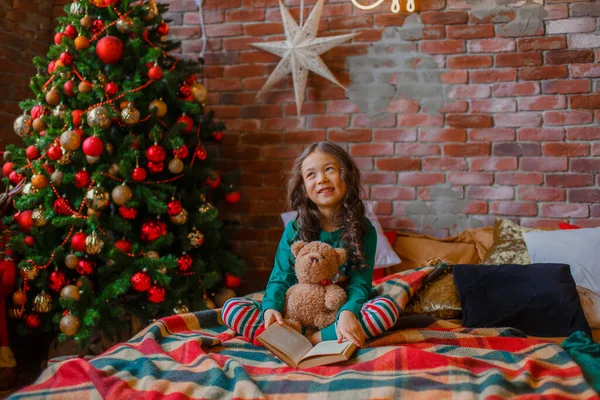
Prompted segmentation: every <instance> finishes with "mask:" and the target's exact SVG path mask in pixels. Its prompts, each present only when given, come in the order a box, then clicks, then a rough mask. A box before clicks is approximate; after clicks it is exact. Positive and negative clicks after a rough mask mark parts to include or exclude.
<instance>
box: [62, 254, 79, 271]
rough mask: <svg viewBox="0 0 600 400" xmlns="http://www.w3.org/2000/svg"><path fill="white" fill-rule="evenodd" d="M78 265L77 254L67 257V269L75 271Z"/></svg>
mask: <svg viewBox="0 0 600 400" xmlns="http://www.w3.org/2000/svg"><path fill="white" fill-rule="evenodd" d="M78 264H79V257H77V256H76V255H75V254H69V255H67V256H66V257H65V265H66V266H67V268H69V269H75V268H77V266H78Z"/></svg>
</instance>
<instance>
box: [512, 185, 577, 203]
mask: <svg viewBox="0 0 600 400" xmlns="http://www.w3.org/2000/svg"><path fill="white" fill-rule="evenodd" d="M565 196H566V195H565V189H558V188H546V187H537V186H526V187H520V188H518V189H517V198H518V199H519V200H526V201H564V200H565Z"/></svg>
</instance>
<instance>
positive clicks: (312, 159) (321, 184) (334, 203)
mask: <svg viewBox="0 0 600 400" xmlns="http://www.w3.org/2000/svg"><path fill="white" fill-rule="evenodd" d="M302 179H303V181H304V187H305V188H306V193H307V195H308V198H309V199H310V200H311V201H312V202H313V203H315V204H316V206H317V207H318V208H319V211H321V213H322V214H326V215H329V214H330V213H331V212H332V211H335V210H336V208H337V207H338V206H339V205H340V204H341V202H342V200H343V199H344V196H346V184H345V183H344V181H343V180H342V175H341V168H340V163H339V162H338V160H337V159H336V158H335V157H334V156H332V155H331V154H328V153H323V152H320V151H315V152H313V153H312V154H310V155H309V156H308V157H306V159H304V162H303V163H302Z"/></svg>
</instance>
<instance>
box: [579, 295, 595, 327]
mask: <svg viewBox="0 0 600 400" xmlns="http://www.w3.org/2000/svg"><path fill="white" fill-rule="evenodd" d="M577 292H578V293H579V301H581V307H582V308H583V313H584V314H585V318H586V319H587V322H588V324H589V325H590V328H594V329H600V293H596V292H592V291H591V290H589V289H586V288H584V287H582V286H577Z"/></svg>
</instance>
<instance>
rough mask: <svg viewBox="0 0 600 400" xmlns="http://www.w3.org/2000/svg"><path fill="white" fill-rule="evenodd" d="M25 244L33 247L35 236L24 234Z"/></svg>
mask: <svg viewBox="0 0 600 400" xmlns="http://www.w3.org/2000/svg"><path fill="white" fill-rule="evenodd" d="M25 244H26V245H27V246H29V247H33V246H35V238H34V237H33V236H26V237H25Z"/></svg>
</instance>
